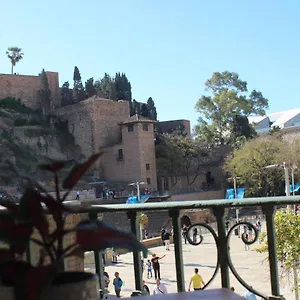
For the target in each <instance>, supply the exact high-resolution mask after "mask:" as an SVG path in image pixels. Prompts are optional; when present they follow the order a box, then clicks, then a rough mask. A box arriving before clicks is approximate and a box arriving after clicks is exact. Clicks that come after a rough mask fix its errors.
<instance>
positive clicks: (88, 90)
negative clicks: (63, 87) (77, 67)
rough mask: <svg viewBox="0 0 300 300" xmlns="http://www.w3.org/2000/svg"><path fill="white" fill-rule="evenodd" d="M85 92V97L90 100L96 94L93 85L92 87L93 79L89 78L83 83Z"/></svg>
mask: <svg viewBox="0 0 300 300" xmlns="http://www.w3.org/2000/svg"><path fill="white" fill-rule="evenodd" d="M85 92H86V97H87V98H90V97H92V96H94V95H96V94H97V91H96V88H95V85H94V78H93V77H91V78H89V79H88V80H87V81H86V82H85Z"/></svg>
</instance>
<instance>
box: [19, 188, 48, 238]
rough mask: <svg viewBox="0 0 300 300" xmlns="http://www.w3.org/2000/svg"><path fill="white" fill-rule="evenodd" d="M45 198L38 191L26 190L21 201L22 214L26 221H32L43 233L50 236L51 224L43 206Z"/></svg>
mask: <svg viewBox="0 0 300 300" xmlns="http://www.w3.org/2000/svg"><path fill="white" fill-rule="evenodd" d="M44 198H46V197H44V196H43V195H41V194H40V193H39V192H38V191H36V190H33V189H28V190H26V191H25V192H24V194H23V196H22V198H21V200H20V213H21V217H22V218H23V219H24V220H26V221H27V220H28V221H31V222H32V224H33V225H34V226H35V227H36V228H37V229H38V230H39V231H40V232H41V233H43V234H48V232H49V224H48V221H47V218H46V216H45V213H44V210H43V207H42V204H41V203H42V202H43V201H44Z"/></svg>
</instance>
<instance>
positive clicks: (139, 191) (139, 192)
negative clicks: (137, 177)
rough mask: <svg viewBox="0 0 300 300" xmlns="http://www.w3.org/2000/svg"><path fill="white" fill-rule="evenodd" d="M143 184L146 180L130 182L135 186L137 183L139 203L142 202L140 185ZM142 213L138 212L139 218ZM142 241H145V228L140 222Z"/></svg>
mask: <svg viewBox="0 0 300 300" xmlns="http://www.w3.org/2000/svg"><path fill="white" fill-rule="evenodd" d="M142 184H145V182H143V181H140V182H139V181H137V182H132V183H130V184H129V185H131V186H133V185H135V186H136V197H137V200H138V203H141V189H140V186H141V185H142ZM141 215H142V213H140V212H139V213H138V216H139V218H140V217H141ZM140 241H143V228H142V224H141V223H140Z"/></svg>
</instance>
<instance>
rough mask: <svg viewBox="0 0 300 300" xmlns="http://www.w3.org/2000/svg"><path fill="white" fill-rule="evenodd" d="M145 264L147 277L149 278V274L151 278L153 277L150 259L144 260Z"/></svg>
mask: <svg viewBox="0 0 300 300" xmlns="http://www.w3.org/2000/svg"><path fill="white" fill-rule="evenodd" d="M146 266H147V277H148V278H150V275H151V278H152V277H153V275H152V264H151V261H150V259H148V261H147V262H146Z"/></svg>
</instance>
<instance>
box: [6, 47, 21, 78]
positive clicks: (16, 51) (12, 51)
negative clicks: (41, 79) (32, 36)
mask: <svg viewBox="0 0 300 300" xmlns="http://www.w3.org/2000/svg"><path fill="white" fill-rule="evenodd" d="M6 55H7V57H8V58H9V59H10V62H11V74H14V67H15V66H16V64H17V63H18V62H19V61H20V60H21V59H23V55H24V53H22V49H21V48H18V47H9V48H8V49H7V51H6Z"/></svg>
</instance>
